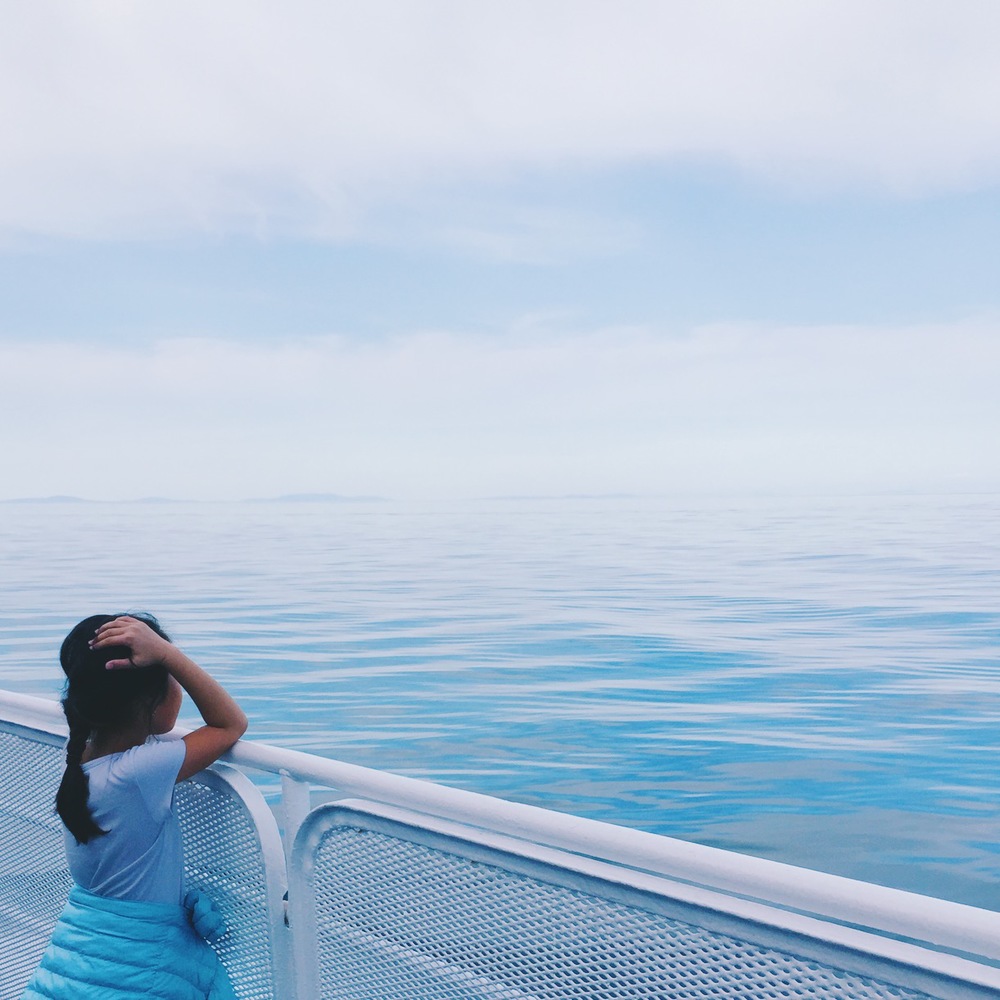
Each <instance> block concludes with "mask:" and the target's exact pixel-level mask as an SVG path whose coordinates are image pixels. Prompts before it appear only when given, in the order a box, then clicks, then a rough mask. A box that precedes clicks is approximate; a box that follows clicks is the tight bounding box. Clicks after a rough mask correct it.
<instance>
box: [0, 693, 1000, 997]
mask: <svg viewBox="0 0 1000 1000" xmlns="http://www.w3.org/2000/svg"><path fill="white" fill-rule="evenodd" d="M0 713H2V715H3V716H4V717H5V718H6V719H8V720H9V721H11V722H14V723H20V724H22V725H25V726H31V727H34V728H36V729H41V730H44V731H46V732H48V733H51V734H52V735H53V736H54V737H59V736H60V735H61V734H63V733H64V731H65V729H64V724H63V720H62V714H61V711H60V709H59V706H58V704H56V703H55V702H51V701H47V700H45V699H39V698H33V697H29V696H24V695H17V694H13V693H9V692H0ZM225 759H226V760H227V761H228V762H229V763H231V764H233V765H236V766H237V767H240V768H244V769H249V770H252V771H258V772H264V773H267V774H271V775H274V776H280V778H281V786H282V806H281V818H282V823H283V826H284V832H285V838H286V844H288V845H290V844H291V842H292V840H293V839H294V835H295V832H296V830H297V829H298V827H299V826H300V825H301V823H302V822H303V821H304V819H305V817H306V815H307V814H308V813H309V811H310V796H309V792H310V787H311V786H320V787H322V788H324V789H331V790H333V791H334V792H335V793H336V796H337V797H345V796H356V797H359V798H363V799H364V800H367V801H369V802H373V803H382V804H384V805H386V806H388V807H390V808H395V809H403V810H406V811H407V812H408V813H409V814H419V815H423V816H425V817H431V818H433V819H434V821H435V822H436V823H438V824H440V823H441V822H445V823H448V822H450V823H456V824H461V825H463V826H465V827H471V828H476V829H478V830H480V831H486V832H488V833H489V834H490V835H493V836H502V837H509V838H514V839H515V840H517V841H520V842H522V843H525V844H529V845H534V846H533V848H532V849H533V850H539V849H541V850H544V849H557V850H560V851H563V852H571V853H572V854H573V855H575V856H578V857H580V858H589V859H593V860H594V861H596V862H607V863H609V864H613V865H615V866H616V868H617V869H618V870H619V871H621V870H622V868H627V869H631V870H632V871H633V872H635V873H636V874H635V877H634V879H633V884H635V885H637V886H639V885H641V883H642V877H643V873H647V874H651V875H654V876H667V877H669V878H671V879H679V880H682V881H683V882H686V883H690V884H692V885H694V886H699V887H703V888H706V889H709V890H711V891H712V892H713V893H718V892H722V893H726V894H730V895H731V896H736V897H741V898H744V899H750V900H757V901H761V902H763V903H765V904H766V905H767V906H769V907H774V906H778V907H782V908H785V909H787V910H792V911H797V912H799V913H801V914H808V915H809V916H811V917H819V918H824V919H826V920H833V921H836V922H838V923H839V924H841V925H854V926H860V927H862V928H866V929H868V930H871V931H877V932H880V933H881V934H887V935H890V936H892V937H896V938H904V939H908V940H911V941H916V942H919V943H921V944H922V945H925V946H931V947H933V948H936V949H944V950H946V951H952V952H960V953H962V954H965V955H969V956H974V957H975V958H976V960H977V961H984V962H987V963H993V964H1000V913H997V912H994V911H989V910H983V909H979V908H976V907H971V906H966V905H964V904H960V903H953V902H949V901H945V900H939V899H934V898H931V897H928V896H922V895H919V894H915V893H911V892H905V891H902V890H898V889H891V888H887V887H883V886H877V885H872V884H870V883H866V882H861V881H857V880H853V879H847V878H843V877H840V876H835V875H829V874H824V873H820V872H814V871H809V870H806V869H803V868H798V867H794V866H791V865H786V864H782V863H779V862H774V861H768V860H765V859H760V858H753V857H749V856H746V855H740V854H735V853H733V852H728V851H723V850H719V849H716V848H710V847H705V846H702V845H698V844H691V843H688V842H685V841H680V840H675V839H672V838H667V837H662V836H659V835H655V834H650V833H644V832H642V831H636V830H630V829H626V828H622V827H618V826H614V825H612V824H609V823H603V822H599V821H596V820H590V819H583V818H579V817H574V816H568V815H565V814H561V813H555V812H552V811H549V810H545V809H540V808H537V807H533V806H527V805H521V804H517V803H512V802H507V801H503V800H500V799H496V798H493V797H491V796H487V795H482V794H478V793H473V792H467V791H463V790H458V789H453V788H447V787H444V786H440V785H435V784H432V783H430V782H426V781H420V780H417V779H413V778H406V777H402V776H398V775H392V774H387V773H385V772H381V771H375V770H372V769H370V768H364V767H359V766H357V765H352V764H348V763H344V762H341V761H335V760H328V759H325V758H320V757H316V756H313V755H310V754H306V753H301V752H298V751H293V750H286V749H282V748H278V747H271V746H266V745H263V744H257V743H253V742H250V741H241V742H240V743H239V744H238V745H237V746H236V747H234V748H233V750H232V752H231V753H230V754H229V755H227V757H226V758H225ZM327 797H328V796H327ZM431 825H433V824H431ZM736 909H738V907H737V908H736ZM731 911H732V912H736V910H735V909H733V908H731ZM834 936H836V935H834ZM981 968H982V969H983V970H984V971H983V974H982V975H981V976H979V977H978V979H979V981H980V982H983V983H988V984H989V986H991V987H994V988H996V987H1000V973H998V974H997V975H996V976H994V975H993V974H992V973H991V972H990V970H989V968H988V967H987V966H985V965H984V966H982V967H981Z"/></svg>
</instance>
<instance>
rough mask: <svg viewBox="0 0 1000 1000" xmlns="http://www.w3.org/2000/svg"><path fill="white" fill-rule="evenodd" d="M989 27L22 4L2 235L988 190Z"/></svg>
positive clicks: (920, 9) (341, 232)
mask: <svg viewBox="0 0 1000 1000" xmlns="http://www.w3.org/2000/svg"><path fill="white" fill-rule="evenodd" d="M998 31H1000V7H998V6H997V5H996V4H994V3H991V2H985V0H979V2H977V0H957V2H955V3H950V4H930V3H922V2H918V3H914V2H905V0H885V2H881V3H877V4H872V3H866V2H863V0H845V2H841V3H837V4H829V3H821V2H805V3H797V2H790V0H781V2H779V0H761V2H757V3H753V4H747V3H741V2H737V0H714V2H713V0H710V2H705V3H699V4H686V3H664V2H660V0H622V2H619V3H615V4H609V3H604V2H596V0H590V2H588V0H573V2H570V0H544V2H537V0H531V2H527V0H511V2H507V3H504V4H474V5H473V4H468V3H463V2H458V0H448V2H443V0H442V2H433V0H420V2H402V0H396V2H390V0H371V2H367V3H365V4H329V3H321V2H302V0H297V2H296V0H293V2H290V3H286V4H281V5H275V4H271V3H265V2H263V0H239V2H237V0H218V2H215V3H212V4H204V3H200V2H199V3H196V2H194V0H176V2H172V3H169V4H168V3H146V4H127V3H123V2H119V0H89V2H88V0H81V2H79V3H74V4H72V5H65V4H60V3H55V2H54V0H35V2H32V3H30V4H19V5H17V6H16V7H14V8H11V9H10V10H8V11H7V14H6V17H5V22H4V32H3V34H2V36H0V67H2V69H0V93H2V94H3V95H4V97H3V99H2V104H0V136H2V138H0V142H2V143H3V147H2V150H3V155H2V157H0V228H2V229H3V230H6V232H7V233H8V235H9V234H11V233H14V234H16V233H18V232H27V233H48V234H56V235H76V236H86V237H89V236H115V235H119V236H121V235H128V236H134V235H156V234H162V233H169V232H176V231H178V230H190V229H194V230H198V231H207V232H214V231H232V230H238V231H242V232H251V233H253V232H258V233H261V234H268V233H271V232H282V233H287V232H291V233H294V234H297V235H314V236H318V237H321V238H338V237H344V236H349V235H351V234H352V233H355V232H357V231H358V229H359V228H360V227H362V226H363V224H364V214H365V210H366V207H368V206H370V205H372V204H375V203H377V202H378V201H379V199H381V198H383V197H386V196H389V195H391V196H392V197H399V196H400V192H405V191H406V190H407V189H410V188H412V187H413V186H419V185H423V184H427V183H441V182H443V181H447V180H449V179H452V180H454V179H456V178H463V177H467V176H470V175H473V174H474V175H475V176H477V177H480V178H482V177H484V176H493V177H497V178H502V177H503V176H504V174H505V172H507V171H511V170H523V169H540V170H545V169H549V168H553V167H560V168H564V167H566V166H569V165H592V166H602V165H615V164H618V163H622V162H630V161H637V160H638V161H644V162H648V161H657V160H660V161H671V160H676V159H678V158H680V159H685V158H689V159H694V160H712V161H718V162H722V163H729V164H733V165H736V166H737V167H739V168H740V169H743V170H746V171H748V172H750V173H752V174H754V175H758V176H761V177H764V178H767V179H769V180H772V181H774V182H776V183H781V184H790V185H792V186H794V187H795V188H798V189H802V190H810V189H813V188H816V187H819V188H821V189H825V188H828V187H830V186H834V187H837V186H842V185H845V184H846V185H855V184H857V185H863V186H868V187H871V188H874V189H879V190H888V191H890V192H893V193H896V194H903V195H905V194H912V193H922V192H927V191H935V190H952V189H961V188H963V187H967V186H973V185H977V184H992V183H995V182H996V181H997V179H998V176H1000V106H998V102H997V101H996V94H997V93H998V92H1000V62H998V60H997V59H996V53H995V40H996V38H997V37H998Z"/></svg>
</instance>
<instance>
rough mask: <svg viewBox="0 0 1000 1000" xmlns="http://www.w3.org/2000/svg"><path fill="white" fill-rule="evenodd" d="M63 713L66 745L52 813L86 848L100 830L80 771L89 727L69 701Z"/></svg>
mask: <svg viewBox="0 0 1000 1000" xmlns="http://www.w3.org/2000/svg"><path fill="white" fill-rule="evenodd" d="M62 705H63V711H64V712H65V713H66V721H67V722H68V723H69V741H68V742H67V744H66V770H65V771H63V776H62V781H61V782H60V784H59V791H58V792H56V812H57V813H59V817H60V819H62V821H63V823H65V824H66V828H67V829H68V830H69V832H70V833H71V834H73V836H74V837H76V839H77V841H78V842H79V843H81V844H86V843H87V842H88V841H89V840H90V839H91V838H92V837H99V836H100V835H101V834H102V833H106V832H107V831H106V830H102V829H101V828H100V827H99V826H98V825H97V824H96V823H95V822H94V817H93V816H92V815H91V812H90V806H89V805H88V804H87V797H88V795H89V792H90V782H89V781H88V780H87V772H86V771H84V769H83V751H84V750H85V749H86V747H87V740H88V738H89V737H90V731H91V729H90V724H89V723H88V722H87V721H86V720H85V719H84V718H83V716H82V715H80V713H79V712H78V711H77V710H76V709H75V708H74V707H73V703H72V701H71V699H70V698H69V697H66V698H64V699H63V703H62Z"/></svg>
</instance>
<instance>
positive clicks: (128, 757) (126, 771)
mask: <svg viewBox="0 0 1000 1000" xmlns="http://www.w3.org/2000/svg"><path fill="white" fill-rule="evenodd" d="M184 752H185V747H184V742H183V740H178V739H174V740H163V739H157V738H156V737H151V738H150V739H149V740H147V741H146V742H145V743H143V744H142V745H141V746H137V747H132V748H131V749H129V750H125V751H123V752H122V753H113V754H108V755H107V756H105V757H98V758H96V759H95V760H90V761H87V763H85V764H84V765H83V769H84V771H85V772H86V774H87V778H88V781H89V783H90V795H89V799H88V802H89V804H90V811H91V813H92V814H93V817H94V821H95V822H96V823H97V825H98V826H99V827H100V828H101V829H102V830H107V831H108V832H107V833H105V834H104V835H103V836H99V837H92V838H91V839H90V841H89V843H86V844H78V843H77V842H76V838H75V837H74V836H73V835H72V834H71V833H70V832H69V831H67V832H66V857H67V859H68V861H69V870H70V874H71V875H72V876H73V878H74V880H75V881H76V882H77V884H78V885H81V886H83V888H84V889H89V890H90V891H91V892H94V893H97V894H98V895H99V896H109V897H111V898H112V899H132V900H138V901H144V902H149V903H180V902H181V900H182V899H183V898H184V854H183V849H182V846H181V831H180V827H179V826H178V824H177V817H176V816H175V815H174V813H173V809H172V805H173V797H174V783H175V782H176V781H177V775H178V773H179V771H180V769H181V765H182V764H183V763H184Z"/></svg>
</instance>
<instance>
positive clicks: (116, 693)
mask: <svg viewBox="0 0 1000 1000" xmlns="http://www.w3.org/2000/svg"><path fill="white" fill-rule="evenodd" d="M116 617H118V616H116V615H92V616H91V617H90V618H85V619H84V620H83V621H82V622H80V624H79V625H77V626H76V627H75V628H74V629H73V630H72V631H71V632H70V633H69V635H68V636H66V638H65V639H64V640H63V644H62V647H61V648H60V650H59V662H60V665H61V666H62V669H63V672H64V673H65V674H66V689H65V692H64V697H63V701H62V706H63V712H64V713H65V715H66V722H67V723H68V725H69V740H68V741H67V743H66V770H65V771H64V772H63V776H62V781H61V782H60V784H59V791H58V792H57V793H56V812H57V813H59V817H60V818H61V819H62V821H63V823H65V824H66V828H67V829H68V830H69V832H70V833H71V834H73V836H74V837H76V839H77V841H78V842H79V843H81V844H86V843H87V842H88V841H90V840H91V839H93V838H94V837H99V836H101V835H102V834H103V833H106V832H107V831H106V830H102V829H101V828H100V827H99V826H98V825H97V823H96V822H95V820H94V816H93V814H92V813H91V811H90V805H89V803H88V801H87V800H88V797H89V794H90V782H89V781H88V779H87V772H86V771H84V769H83V753H84V751H85V750H86V748H87V741H88V740H89V739H90V738H91V737H92V736H94V735H96V734H97V733H101V732H105V733H106V732H113V731H115V730H116V729H120V728H122V727H123V726H127V725H129V724H130V723H131V722H132V720H134V718H135V715H136V713H137V712H140V711H145V712H150V713H151V712H152V711H153V709H154V708H155V706H156V705H157V704H159V703H160V702H161V701H162V700H163V699H164V697H166V693H167V681H168V674H167V671H166V668H165V667H163V666H152V667H138V668H134V669H130V670H108V669H107V667H106V665H107V663H108V661H109V660H117V659H126V658H128V656H129V655H130V652H131V651H130V650H129V649H127V648H126V647H122V646H108V647H105V648H104V649H99V650H95V649H91V648H90V640H91V639H92V638H93V637H94V633H95V632H96V631H97V629H98V628H100V627H101V626H102V625H104V624H106V623H107V622H111V621H114V620H115V618H116ZM132 617H133V618H139V619H141V620H142V621H144V622H145V623H146V624H147V625H148V626H149V627H150V628H151V629H153V631H154V632H156V633H157V634H158V635H161V636H163V638H164V639H167V638H168V637H167V635H166V633H165V632H164V631H163V629H161V628H160V625H159V623H158V622H157V620H156V619H155V618H153V616H152V615H142V614H133V615H132Z"/></svg>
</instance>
